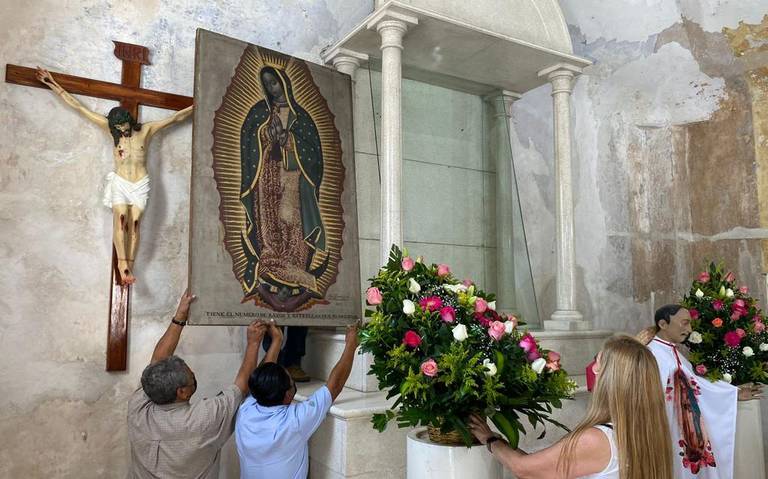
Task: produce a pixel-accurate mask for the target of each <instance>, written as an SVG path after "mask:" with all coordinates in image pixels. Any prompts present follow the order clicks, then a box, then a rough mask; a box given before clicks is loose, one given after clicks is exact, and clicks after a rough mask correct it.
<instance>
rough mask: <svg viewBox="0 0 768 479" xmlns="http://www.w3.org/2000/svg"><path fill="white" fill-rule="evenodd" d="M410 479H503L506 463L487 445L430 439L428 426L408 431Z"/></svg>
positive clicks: (408, 478)
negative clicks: (487, 447) (445, 443)
mask: <svg viewBox="0 0 768 479" xmlns="http://www.w3.org/2000/svg"><path fill="white" fill-rule="evenodd" d="M407 442H408V450H407V463H408V466H407V470H408V474H407V479H466V478H470V477H471V478H472V479H501V478H502V472H503V469H502V466H501V463H499V462H498V461H497V460H496V459H494V457H493V455H491V454H489V453H488V450H487V449H486V448H485V446H473V447H470V448H467V447H465V446H446V445H444V444H436V443H434V442H432V441H430V440H429V436H428V435H427V429H426V428H421V429H414V430H413V431H411V432H410V433H409V434H408V441H407Z"/></svg>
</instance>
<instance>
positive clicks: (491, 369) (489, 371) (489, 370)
mask: <svg viewBox="0 0 768 479" xmlns="http://www.w3.org/2000/svg"><path fill="white" fill-rule="evenodd" d="M483 366H485V369H486V371H485V375H486V376H495V375H496V372H497V369H496V365H495V364H493V363H492V362H491V360H490V359H483Z"/></svg>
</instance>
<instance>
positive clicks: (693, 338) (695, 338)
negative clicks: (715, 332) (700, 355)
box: [688, 331, 702, 344]
mask: <svg viewBox="0 0 768 479" xmlns="http://www.w3.org/2000/svg"><path fill="white" fill-rule="evenodd" d="M701 340H702V338H701V333H699V332H698V331H694V332H692V333H691V335H690V336H688V342H689V343H692V344H699V343H701Z"/></svg>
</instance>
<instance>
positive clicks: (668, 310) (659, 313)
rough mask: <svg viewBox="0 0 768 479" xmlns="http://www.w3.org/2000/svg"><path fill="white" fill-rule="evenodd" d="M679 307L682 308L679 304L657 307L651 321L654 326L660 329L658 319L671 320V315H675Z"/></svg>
mask: <svg viewBox="0 0 768 479" xmlns="http://www.w3.org/2000/svg"><path fill="white" fill-rule="evenodd" d="M681 309H683V307H682V306H680V305H679V304H667V305H664V306H662V307H660V308H659V309H657V310H656V315H655V316H654V317H653V321H654V323H656V328H657V329H660V328H659V322H660V321H666V322H667V323H669V322H671V320H672V316H674V315H676V314H677V312H678V311H680V310H681Z"/></svg>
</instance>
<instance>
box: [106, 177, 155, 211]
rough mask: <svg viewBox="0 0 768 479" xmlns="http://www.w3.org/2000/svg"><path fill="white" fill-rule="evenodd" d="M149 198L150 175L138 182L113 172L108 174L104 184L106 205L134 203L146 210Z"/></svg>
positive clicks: (110, 206) (109, 206) (108, 206)
mask: <svg viewBox="0 0 768 479" xmlns="http://www.w3.org/2000/svg"><path fill="white" fill-rule="evenodd" d="M148 198H149V175H147V176H145V177H144V178H142V179H140V180H139V181H136V182H131V181H128V180H126V179H125V178H123V177H122V176H120V175H118V174H117V173H115V172H112V173H110V174H108V175H107V179H106V185H105V186H104V200H103V201H104V205H105V206H106V207H107V208H112V205H133V206H136V207H137V208H139V209H140V210H142V211H143V210H144V207H145V206H147V199H148Z"/></svg>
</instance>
